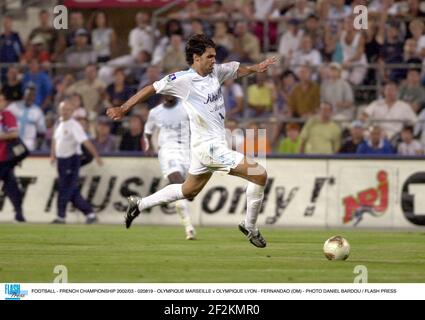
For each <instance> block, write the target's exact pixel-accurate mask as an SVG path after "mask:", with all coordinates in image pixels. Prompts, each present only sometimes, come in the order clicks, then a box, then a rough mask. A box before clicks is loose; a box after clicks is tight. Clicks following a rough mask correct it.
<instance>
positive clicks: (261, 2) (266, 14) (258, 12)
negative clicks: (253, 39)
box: [253, 0, 280, 46]
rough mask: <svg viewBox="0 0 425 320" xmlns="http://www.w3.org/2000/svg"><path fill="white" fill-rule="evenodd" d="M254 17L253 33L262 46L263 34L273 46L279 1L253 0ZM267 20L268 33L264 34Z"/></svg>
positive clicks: (276, 28) (275, 41) (276, 33)
mask: <svg viewBox="0 0 425 320" xmlns="http://www.w3.org/2000/svg"><path fill="white" fill-rule="evenodd" d="M253 6H254V18H255V19H256V20H257V21H256V23H255V25H254V28H253V29H254V34H255V35H256V36H257V38H258V39H259V40H260V43H261V45H262V46H264V43H265V39H264V36H266V37H267V38H268V42H269V44H270V45H271V46H275V45H276V43H277V37H278V24H277V21H278V19H279V17H280V12H279V6H280V3H278V1H276V0H254V3H253ZM266 20H268V30H267V31H268V33H267V34H266V32H265V31H266V30H265V23H264V22H263V21H266Z"/></svg>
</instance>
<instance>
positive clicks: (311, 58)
mask: <svg viewBox="0 0 425 320" xmlns="http://www.w3.org/2000/svg"><path fill="white" fill-rule="evenodd" d="M289 63H290V65H291V67H292V68H298V67H299V66H300V65H309V66H311V67H313V68H316V67H319V66H320V64H321V63H322V55H321V54H320V52H319V51H318V50H316V49H314V47H313V40H312V39H311V37H310V36H309V35H307V34H306V35H304V36H303V37H302V39H301V43H300V46H299V49H298V50H297V51H295V52H294V53H293V54H292V56H290V62H289Z"/></svg>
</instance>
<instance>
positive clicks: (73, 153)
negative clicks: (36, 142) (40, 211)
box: [50, 100, 103, 224]
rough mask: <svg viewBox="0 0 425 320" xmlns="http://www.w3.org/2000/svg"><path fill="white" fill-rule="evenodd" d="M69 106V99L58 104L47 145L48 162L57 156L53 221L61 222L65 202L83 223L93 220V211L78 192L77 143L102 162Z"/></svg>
mask: <svg viewBox="0 0 425 320" xmlns="http://www.w3.org/2000/svg"><path fill="white" fill-rule="evenodd" d="M72 114H73V107H72V105H71V102H70V101H69V100H65V101H63V102H61V103H60V104H59V115H60V120H59V123H58V124H57V126H56V128H55V131H54V134H53V139H52V148H51V154H50V158H51V162H52V164H53V163H54V162H55V160H57V165H58V173H59V178H58V188H59V190H58V216H57V218H56V219H55V220H53V223H55V224H64V223H65V218H66V206H67V204H68V202H70V201H71V202H72V204H73V205H74V206H75V207H76V208H77V209H79V210H81V211H82V212H83V213H84V215H85V216H86V223H87V224H92V223H95V222H97V217H96V214H95V213H94V212H93V208H92V207H91V205H90V204H89V203H88V202H87V201H86V200H85V199H83V197H82V196H81V194H80V190H79V185H78V178H79V172H80V156H81V154H82V151H81V145H82V144H83V145H84V146H85V147H86V148H87V150H88V151H89V152H90V153H91V154H92V155H93V157H94V158H95V159H96V162H97V163H98V165H102V164H103V162H102V159H101V158H100V157H99V155H98V154H97V151H96V148H95V147H94V145H93V144H92V143H91V142H90V140H89V139H88V137H87V134H86V133H85V132H84V129H83V127H82V126H81V124H80V123H79V122H78V121H77V120H75V119H74V118H73V117H72Z"/></svg>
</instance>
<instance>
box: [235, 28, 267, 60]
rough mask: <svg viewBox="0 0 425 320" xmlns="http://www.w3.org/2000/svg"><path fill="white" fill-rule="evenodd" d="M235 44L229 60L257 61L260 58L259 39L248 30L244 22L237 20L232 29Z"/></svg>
mask: <svg viewBox="0 0 425 320" xmlns="http://www.w3.org/2000/svg"><path fill="white" fill-rule="evenodd" d="M234 35H235V46H234V49H233V52H232V54H231V55H230V56H229V58H228V59H229V60H237V61H240V62H257V61H260V60H261V53H260V41H259V40H258V38H257V37H256V36H254V35H253V34H252V33H251V32H249V30H248V24H247V23H246V22H242V21H239V22H238V23H237V24H236V26H235V30H234Z"/></svg>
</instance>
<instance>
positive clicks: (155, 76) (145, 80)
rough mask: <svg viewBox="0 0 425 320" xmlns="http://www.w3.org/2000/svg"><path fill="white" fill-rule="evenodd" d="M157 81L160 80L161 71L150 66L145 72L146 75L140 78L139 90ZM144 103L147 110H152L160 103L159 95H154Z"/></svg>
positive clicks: (156, 67)
mask: <svg viewBox="0 0 425 320" xmlns="http://www.w3.org/2000/svg"><path fill="white" fill-rule="evenodd" d="M159 79H161V69H160V68H159V67H158V66H154V65H151V66H149V67H148V69H147V70H146V73H145V74H144V75H143V76H142V79H141V80H140V84H139V88H140V89H141V88H144V87H145V86H147V85H149V84H152V83H154V82H155V81H158V80H159ZM145 102H146V104H147V105H148V106H149V108H150V109H152V108H154V107H155V106H157V105H158V104H160V103H161V95H160V94H155V95H153V96H151V97H150V98H149V99H148V100H146V101H145Z"/></svg>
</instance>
